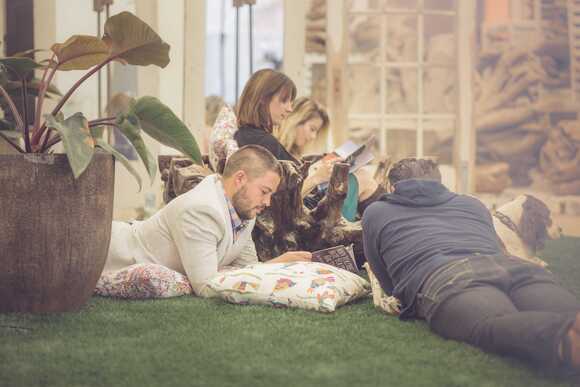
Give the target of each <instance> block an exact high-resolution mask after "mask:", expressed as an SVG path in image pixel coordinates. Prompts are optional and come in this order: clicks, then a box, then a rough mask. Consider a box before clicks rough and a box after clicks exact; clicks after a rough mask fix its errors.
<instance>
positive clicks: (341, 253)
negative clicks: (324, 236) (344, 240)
mask: <svg viewBox="0 0 580 387" xmlns="http://www.w3.org/2000/svg"><path fill="white" fill-rule="evenodd" d="M312 262H322V263H326V264H328V265H332V266H335V267H338V268H339V269H344V270H348V271H350V272H353V273H358V268H357V267H356V261H355V259H354V253H353V249H352V245H350V246H348V247H345V246H344V245H338V246H334V247H329V248H327V249H323V250H318V251H315V252H313V253H312Z"/></svg>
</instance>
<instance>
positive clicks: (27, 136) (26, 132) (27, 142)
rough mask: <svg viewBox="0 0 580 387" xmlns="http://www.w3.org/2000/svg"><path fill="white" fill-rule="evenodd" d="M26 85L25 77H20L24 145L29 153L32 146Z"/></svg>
mask: <svg viewBox="0 0 580 387" xmlns="http://www.w3.org/2000/svg"><path fill="white" fill-rule="evenodd" d="M27 88H28V85H27V84H26V78H25V77H22V88H21V89H20V90H21V93H20V94H21V97H22V109H24V147H25V148H26V152H28V153H30V152H31V151H32V147H31V146H30V127H29V125H28V90H27Z"/></svg>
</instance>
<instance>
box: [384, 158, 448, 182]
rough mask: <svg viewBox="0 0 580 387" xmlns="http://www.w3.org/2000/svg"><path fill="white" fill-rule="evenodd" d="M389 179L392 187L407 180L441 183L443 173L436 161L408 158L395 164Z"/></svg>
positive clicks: (390, 171)
mask: <svg viewBox="0 0 580 387" xmlns="http://www.w3.org/2000/svg"><path fill="white" fill-rule="evenodd" d="M388 177H389V183H391V185H395V184H396V183H398V182H399V181H401V180H407V179H424V180H436V181H438V182H441V172H440V171H439V166H438V165H437V163H436V162H435V161H433V160H429V159H417V158H414V157H408V158H406V159H402V160H399V161H397V162H396V163H395V164H393V166H392V167H391V169H390V170H389V176H388Z"/></svg>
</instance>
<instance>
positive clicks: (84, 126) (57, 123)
mask: <svg viewBox="0 0 580 387" xmlns="http://www.w3.org/2000/svg"><path fill="white" fill-rule="evenodd" d="M46 125H47V127H49V128H52V129H55V130H57V131H58V132H59V134H60V137H61V138H62V142H63V144H64V150H65V152H66V156H67V158H68V162H69V164H70V166H71V169H72V171H73V175H74V176H75V178H78V177H79V176H80V175H81V174H82V173H83V172H84V170H85V169H86V168H87V167H88V166H89V164H90V162H91V159H92V158H93V153H94V152H95V142H94V140H93V137H92V136H91V132H90V130H89V123H88V121H87V119H86V118H85V117H84V116H83V114H82V113H75V114H73V115H72V116H70V117H69V118H67V119H66V120H64V121H63V120H62V116H60V117H56V118H55V117H54V116H52V115H48V116H47V118H46Z"/></svg>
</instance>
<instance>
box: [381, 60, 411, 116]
mask: <svg viewBox="0 0 580 387" xmlns="http://www.w3.org/2000/svg"><path fill="white" fill-rule="evenodd" d="M385 96H386V99H385V111H386V112H387V113H398V114H401V113H417V109H418V104H417V101H418V100H417V69H416V68H387V69H386V90H385Z"/></svg>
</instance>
